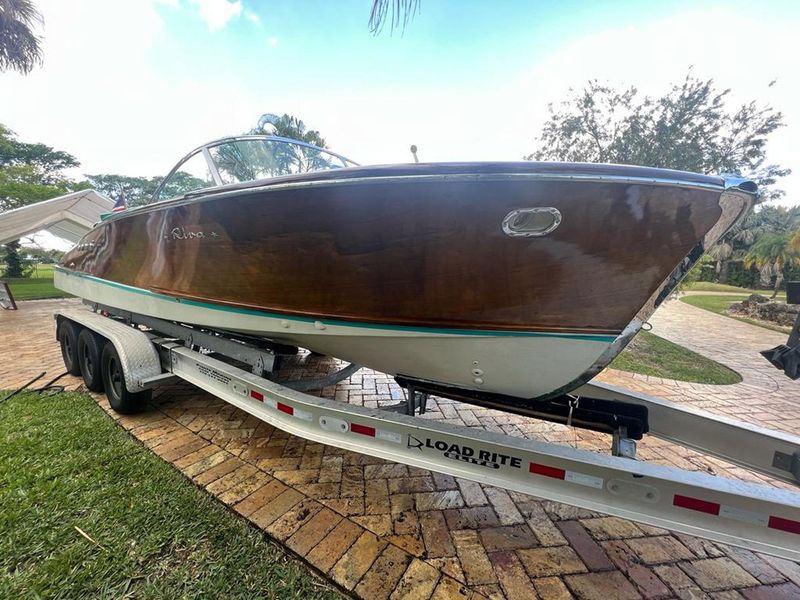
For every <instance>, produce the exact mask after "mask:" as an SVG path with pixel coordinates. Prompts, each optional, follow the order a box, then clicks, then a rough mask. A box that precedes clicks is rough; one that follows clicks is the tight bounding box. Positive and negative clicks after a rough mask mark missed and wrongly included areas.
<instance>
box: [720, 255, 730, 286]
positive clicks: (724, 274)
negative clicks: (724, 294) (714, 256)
mask: <svg viewBox="0 0 800 600" xmlns="http://www.w3.org/2000/svg"><path fill="white" fill-rule="evenodd" d="M729 268H730V261H729V260H720V261H718V262H717V273H718V277H717V279H718V280H719V282H720V283H728V271H729Z"/></svg>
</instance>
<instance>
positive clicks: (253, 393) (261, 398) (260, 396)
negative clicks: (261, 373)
mask: <svg viewBox="0 0 800 600" xmlns="http://www.w3.org/2000/svg"><path fill="white" fill-rule="evenodd" d="M250 397H251V398H254V399H255V400H258V401H259V402H263V401H264V394H262V393H261V392H257V391H255V390H250Z"/></svg>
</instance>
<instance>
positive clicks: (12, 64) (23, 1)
mask: <svg viewBox="0 0 800 600" xmlns="http://www.w3.org/2000/svg"><path fill="white" fill-rule="evenodd" d="M41 23H42V15H41V14H40V13H39V11H38V10H37V9H36V5H35V4H34V3H33V2H32V1H31V0H0V72H3V71H7V70H9V69H13V70H15V71H19V72H20V73H22V74H24V75H25V74H28V73H30V72H31V70H32V69H33V67H35V66H36V65H39V64H41V63H42V47H41V41H42V40H41V38H40V37H39V36H37V35H36V34H35V33H34V28H35V27H36V26H37V25H41Z"/></svg>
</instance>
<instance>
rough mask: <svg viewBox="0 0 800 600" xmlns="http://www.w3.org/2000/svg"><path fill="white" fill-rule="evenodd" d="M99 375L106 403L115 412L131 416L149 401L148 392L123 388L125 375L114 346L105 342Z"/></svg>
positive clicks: (143, 407) (142, 408) (149, 394)
mask: <svg viewBox="0 0 800 600" xmlns="http://www.w3.org/2000/svg"><path fill="white" fill-rule="evenodd" d="M100 373H101V375H102V378H103V386H104V387H105V390H106V396H107V397H108V403H109V404H110V405H111V408H113V409H114V411H115V412H118V413H120V414H123V415H132V414H135V413H138V412H141V411H143V410H144V409H145V408H146V407H147V402H148V401H149V400H150V396H151V392H150V390H145V391H143V392H129V391H128V388H127V387H125V374H124V372H123V367H122V361H121V360H120V359H119V354H118V353H117V349H116V348H114V344H112V343H111V342H106V345H105V347H104V348H103V353H102V355H101V357H100Z"/></svg>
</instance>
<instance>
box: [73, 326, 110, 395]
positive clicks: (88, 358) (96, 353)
mask: <svg viewBox="0 0 800 600" xmlns="http://www.w3.org/2000/svg"><path fill="white" fill-rule="evenodd" d="M104 342H105V339H104V338H102V337H101V336H99V335H97V334H96V333H95V332H94V331H92V330H91V329H84V330H83V331H81V332H80V334H79V335H78V366H79V367H80V370H81V375H82V376H83V383H84V384H85V385H86V387H87V388H88V389H89V390H90V391H92V392H102V391H103V377H102V376H101V373H100V356H101V354H102V352H103V343H104Z"/></svg>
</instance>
